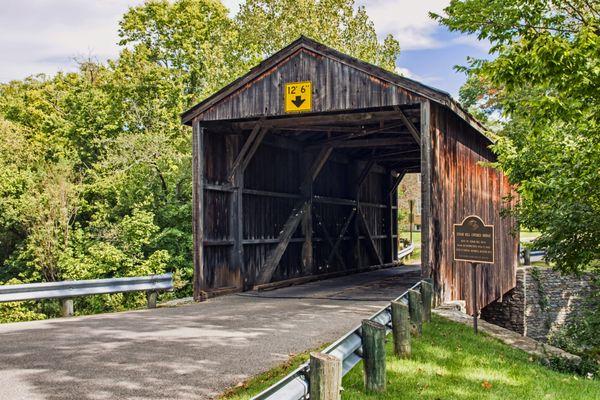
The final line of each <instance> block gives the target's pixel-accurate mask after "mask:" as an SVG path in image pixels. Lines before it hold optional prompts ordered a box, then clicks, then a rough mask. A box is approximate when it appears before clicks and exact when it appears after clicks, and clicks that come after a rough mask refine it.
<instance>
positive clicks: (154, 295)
mask: <svg viewBox="0 0 600 400" xmlns="http://www.w3.org/2000/svg"><path fill="white" fill-rule="evenodd" d="M157 299H158V292H157V291H156V290H149V291H147V292H146V301H147V302H148V308H156V300H157Z"/></svg>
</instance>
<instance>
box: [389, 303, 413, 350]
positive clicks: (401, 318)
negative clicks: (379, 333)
mask: <svg viewBox="0 0 600 400" xmlns="http://www.w3.org/2000/svg"><path fill="white" fill-rule="evenodd" d="M392 333H393V336H394V354H396V356H398V357H400V358H408V357H410V353H411V347H410V316H409V311H408V306H407V305H406V304H404V303H401V302H399V301H392Z"/></svg>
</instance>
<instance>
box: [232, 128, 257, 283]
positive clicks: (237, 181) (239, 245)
mask: <svg viewBox="0 0 600 400" xmlns="http://www.w3.org/2000/svg"><path fill="white" fill-rule="evenodd" d="M242 139H243V137H242V135H228V136H226V138H225V140H226V146H227V158H228V160H229V161H228V162H231V165H232V166H231V169H232V171H233V175H232V176H231V182H232V184H233V191H232V192H231V194H230V198H229V209H230V212H229V232H230V235H231V240H232V241H233V245H232V246H231V249H230V252H231V253H230V254H231V256H230V257H231V264H232V266H233V268H234V269H235V270H236V271H238V272H239V273H240V274H241V271H242V270H243V269H244V207H243V200H244V194H243V193H244V171H242V169H241V168H233V166H234V162H235V161H234V159H233V158H234V156H235V154H239V153H240V152H241V150H240V151H238V148H239V147H242V143H241V141H242ZM252 283H254V282H248V280H246V279H244V278H243V277H241V275H240V282H239V285H241V286H242V287H243V288H244V289H248V288H249V287H251V286H250V285H251V284H252Z"/></svg>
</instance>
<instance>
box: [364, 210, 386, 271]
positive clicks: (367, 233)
mask: <svg viewBox="0 0 600 400" xmlns="http://www.w3.org/2000/svg"><path fill="white" fill-rule="evenodd" d="M358 220H359V222H360V226H361V227H362V230H363V233H364V234H365V236H366V238H367V245H368V246H367V247H368V249H369V251H370V252H371V255H372V256H373V258H374V259H375V260H376V261H377V263H378V264H383V261H381V256H380V255H379V251H377V246H375V241H374V240H373V236H371V231H370V230H369V226H368V225H367V220H366V219H365V215H364V214H363V212H362V211H361V210H360V209H359V210H358Z"/></svg>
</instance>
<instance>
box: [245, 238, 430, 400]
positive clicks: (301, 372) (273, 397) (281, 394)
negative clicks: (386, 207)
mask: <svg viewBox="0 0 600 400" xmlns="http://www.w3.org/2000/svg"><path fill="white" fill-rule="evenodd" d="M411 246H412V245H411ZM411 251H412V250H411ZM420 286H421V282H417V283H416V284H415V285H413V286H412V287H411V288H410V289H408V290H413V289H417V288H419V287H420ZM408 290H407V291H405V292H404V293H402V294H401V295H400V296H399V297H397V298H396V299H395V301H400V302H403V303H405V304H408V298H407V296H408ZM391 312H392V310H391V304H389V305H387V306H386V307H383V308H382V309H380V310H379V311H377V312H376V313H375V314H373V315H372V316H371V317H370V318H369V319H370V320H371V321H375V322H379V323H380V324H382V325H384V326H385V327H386V330H387V333H388V334H389V333H390V332H391V324H392V314H391ZM361 330H362V329H361V326H360V325H359V326H357V327H356V328H354V329H353V330H351V331H350V332H348V333H346V334H345V335H344V336H342V337H341V338H340V339H338V340H336V341H335V342H333V343H332V344H331V345H329V346H328V347H327V348H326V349H325V350H323V351H322V353H325V354H330V355H333V356H336V357H338V358H339V359H340V360H342V376H344V375H346V373H348V371H350V370H351V369H352V368H353V367H354V366H355V365H356V364H358V363H359V362H360V361H361V360H362V339H361ZM308 373H309V365H308V362H306V363H304V364H302V365H301V366H299V367H298V368H297V369H295V370H294V371H292V372H291V373H290V374H289V375H287V376H286V377H285V378H283V379H282V380H280V381H279V382H277V383H275V384H274V385H273V386H271V387H269V388H268V389H266V390H264V391H263V392H261V393H259V394H258V395H256V396H254V397H253V398H252V400H302V399H306V398H307V396H308V393H309V380H308V376H309V375H308Z"/></svg>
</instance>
